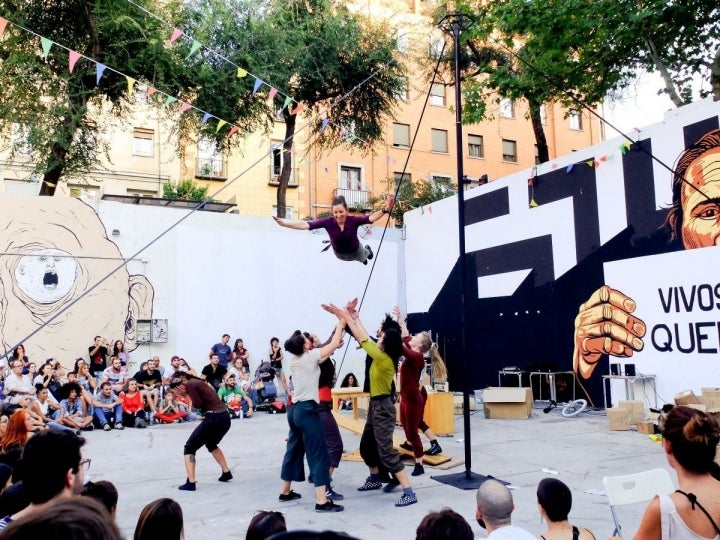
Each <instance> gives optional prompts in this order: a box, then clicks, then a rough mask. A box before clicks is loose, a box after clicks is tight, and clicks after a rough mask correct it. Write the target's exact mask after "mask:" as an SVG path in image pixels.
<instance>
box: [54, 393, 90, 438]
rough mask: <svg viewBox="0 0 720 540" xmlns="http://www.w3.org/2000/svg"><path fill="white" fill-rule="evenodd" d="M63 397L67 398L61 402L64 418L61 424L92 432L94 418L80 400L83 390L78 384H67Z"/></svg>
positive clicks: (61, 419)
mask: <svg viewBox="0 0 720 540" xmlns="http://www.w3.org/2000/svg"><path fill="white" fill-rule="evenodd" d="M61 392H62V395H63V396H65V399H63V400H62V401H61V402H60V408H61V409H62V417H61V418H60V423H61V424H62V425H64V426H67V427H69V428H73V429H84V430H87V431H92V429H93V424H92V421H93V417H92V414H88V408H87V407H86V406H85V403H84V402H83V400H82V399H81V398H80V394H81V392H82V389H81V388H80V385H79V384H78V383H66V384H64V385H63V387H62V391H61Z"/></svg>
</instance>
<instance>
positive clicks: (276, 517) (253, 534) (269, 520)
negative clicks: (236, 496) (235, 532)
mask: <svg viewBox="0 0 720 540" xmlns="http://www.w3.org/2000/svg"><path fill="white" fill-rule="evenodd" d="M285 531H287V525H286V524H285V516H284V515H283V514H282V513H281V512H275V511H272V510H270V511H268V510H262V511H260V512H258V513H256V514H255V515H254V516H253V517H252V519H251V520H250V523H249V524H248V528H247V533H246V534H245V540H266V539H267V538H270V537H271V536H272V535H274V534H277V533H280V532H285Z"/></svg>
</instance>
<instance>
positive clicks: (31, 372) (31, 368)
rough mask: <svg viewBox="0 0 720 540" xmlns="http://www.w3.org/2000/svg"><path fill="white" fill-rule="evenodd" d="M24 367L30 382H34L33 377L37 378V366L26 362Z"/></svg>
mask: <svg viewBox="0 0 720 540" xmlns="http://www.w3.org/2000/svg"><path fill="white" fill-rule="evenodd" d="M25 367H26V368H27V373H26V375H27V376H28V377H30V380H31V381H34V380H35V377H36V376H37V365H36V364H35V362H28V363H27V365H26V366H25ZM33 384H34V383H33Z"/></svg>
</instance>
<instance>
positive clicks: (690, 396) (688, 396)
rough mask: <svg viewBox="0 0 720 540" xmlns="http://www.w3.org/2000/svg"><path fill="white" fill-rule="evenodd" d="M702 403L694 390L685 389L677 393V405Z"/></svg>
mask: <svg viewBox="0 0 720 540" xmlns="http://www.w3.org/2000/svg"><path fill="white" fill-rule="evenodd" d="M693 403H695V404H697V403H700V401H699V400H698V398H697V396H696V395H695V392H693V391H692V390H685V391H683V392H680V393H679V394H676V395H675V405H691V404H693Z"/></svg>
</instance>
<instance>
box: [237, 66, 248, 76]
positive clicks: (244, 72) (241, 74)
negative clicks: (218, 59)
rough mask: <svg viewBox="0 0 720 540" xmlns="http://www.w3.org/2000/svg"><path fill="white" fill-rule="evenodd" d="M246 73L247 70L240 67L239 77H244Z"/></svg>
mask: <svg viewBox="0 0 720 540" xmlns="http://www.w3.org/2000/svg"><path fill="white" fill-rule="evenodd" d="M245 75H247V71H246V70H244V69H243V68H238V72H237V76H238V78H242V77H244V76H245Z"/></svg>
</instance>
